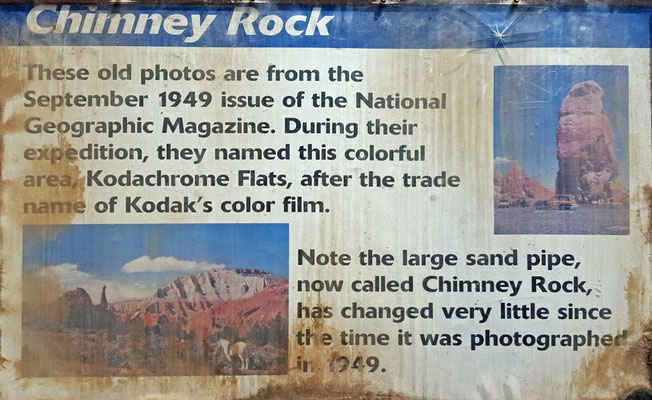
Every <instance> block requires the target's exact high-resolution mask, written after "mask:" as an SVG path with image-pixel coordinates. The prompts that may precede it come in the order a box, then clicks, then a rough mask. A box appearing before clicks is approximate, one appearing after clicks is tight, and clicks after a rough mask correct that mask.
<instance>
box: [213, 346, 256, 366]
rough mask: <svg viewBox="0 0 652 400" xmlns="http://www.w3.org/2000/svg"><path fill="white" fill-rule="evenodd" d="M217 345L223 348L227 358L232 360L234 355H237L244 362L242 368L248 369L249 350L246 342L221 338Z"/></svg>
mask: <svg viewBox="0 0 652 400" xmlns="http://www.w3.org/2000/svg"><path fill="white" fill-rule="evenodd" d="M217 345H218V346H219V347H221V348H222V350H223V351H224V355H225V356H226V359H227V360H229V362H231V360H232V359H233V357H237V358H238V359H239V360H240V363H241V364H242V369H247V366H248V364H249V363H248V359H249V350H247V343H245V342H231V341H228V340H226V339H219V340H218V342H217Z"/></svg>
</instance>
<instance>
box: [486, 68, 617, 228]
mask: <svg viewBox="0 0 652 400" xmlns="http://www.w3.org/2000/svg"><path fill="white" fill-rule="evenodd" d="M494 85H495V87H494V177H493V180H494V222H495V224H494V232H495V233H497V234H518V233H522V234H526V233H527V234H560V233H561V234H628V233H629V182H628V181H629V168H628V164H629V149H628V148H629V132H628V129H629V120H628V118H629V91H628V70H627V67H622V66H506V67H496V68H495V70H494Z"/></svg>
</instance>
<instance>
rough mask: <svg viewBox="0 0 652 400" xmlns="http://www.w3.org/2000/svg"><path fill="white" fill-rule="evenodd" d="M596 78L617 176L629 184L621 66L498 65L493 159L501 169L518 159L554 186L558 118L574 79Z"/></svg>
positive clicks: (626, 90)
mask: <svg viewBox="0 0 652 400" xmlns="http://www.w3.org/2000/svg"><path fill="white" fill-rule="evenodd" d="M583 81H595V82H597V83H598V84H599V85H600V86H601V87H602V89H603V90H604V92H605V93H604V95H603V97H602V103H603V107H604V110H605V112H606V113H607V116H608V118H609V122H610V123H611V127H612V129H613V142H614V149H615V152H616V159H617V160H618V163H619V167H620V168H619V171H620V174H619V177H618V180H619V181H620V182H621V183H622V184H623V185H624V186H625V187H629V169H628V165H629V87H628V85H629V83H628V71H627V67H626V66H594V65H591V66H558V65H544V66H540V65H539V66H499V67H496V68H495V70H494V165H495V166H496V167H497V168H498V169H499V170H500V172H501V173H504V172H506V171H507V169H508V168H509V162H508V161H507V159H514V158H515V159H517V160H518V162H519V163H520V164H521V166H522V167H523V170H524V171H525V173H526V174H527V175H528V176H529V177H531V178H535V179H537V180H539V181H540V182H541V183H542V184H543V186H545V187H547V188H549V189H554V188H555V177H556V175H557V171H558V170H559V164H558V161H557V138H556V132H557V120H558V119H559V109H560V107H561V104H562V101H563V100H564V98H565V97H566V96H567V95H568V91H569V90H570V89H571V87H572V86H573V85H575V84H577V83H579V82H583Z"/></svg>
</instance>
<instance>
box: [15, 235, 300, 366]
mask: <svg viewBox="0 0 652 400" xmlns="http://www.w3.org/2000/svg"><path fill="white" fill-rule="evenodd" d="M287 231H288V229H287V225H285V224H205V225H203V224H202V225H71V226H67V227H56V226H29V227H27V226H26V227H24V232H23V247H24V255H23V317H22V321H23V322H22V332H23V347H22V362H21V367H22V371H21V372H22V373H23V375H25V376H39V377H50V376H171V375H221V374H229V375H253V374H256V375H279V374H286V373H287V349H288V275H287V263H288V241H287V239H288V232H287Z"/></svg>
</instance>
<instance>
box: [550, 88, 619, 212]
mask: <svg viewBox="0 0 652 400" xmlns="http://www.w3.org/2000/svg"><path fill="white" fill-rule="evenodd" d="M603 95H604V90H602V88H601V87H600V85H598V84H597V83H596V82H594V81H584V82H580V83H578V84H576V85H574V86H573V87H572V88H571V90H570V91H569V92H568V95H567V96H566V98H565V99H564V101H563V102H562V104H561V109H560V110H559V121H558V122H557V160H558V161H559V171H558V172H557V179H556V182H555V186H556V192H557V193H558V194H562V193H563V194H572V195H575V196H578V197H579V198H585V199H587V200H589V199H591V200H599V199H608V198H612V199H615V200H617V201H623V200H624V199H626V198H627V197H628V193H627V191H626V190H625V189H624V188H623V187H622V185H620V183H619V182H618V181H616V178H617V177H618V162H617V160H616V154H615V151H614V144H613V129H612V127H611V124H610V123H609V118H608V117H607V114H606V112H605V111H604V108H603V105H602V96H603Z"/></svg>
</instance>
